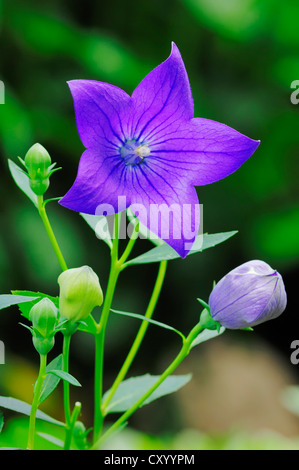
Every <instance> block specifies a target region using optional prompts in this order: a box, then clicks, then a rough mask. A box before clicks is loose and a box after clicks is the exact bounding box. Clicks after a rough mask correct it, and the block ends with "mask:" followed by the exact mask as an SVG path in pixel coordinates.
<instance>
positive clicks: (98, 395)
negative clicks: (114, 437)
mask: <svg viewBox="0 0 299 470" xmlns="http://www.w3.org/2000/svg"><path fill="white" fill-rule="evenodd" d="M120 217H121V214H116V216H115V219H114V236H113V244H112V249H111V266H110V274H109V280H108V286H107V291H106V295H105V300H104V305H103V309H102V314H101V319H100V322H99V324H98V328H97V333H96V335H95V378H94V428H93V433H94V440H96V439H98V436H99V434H100V432H101V430H102V426H103V419H104V417H103V413H102V410H101V403H102V396H103V363H104V344H105V333H106V326H107V322H108V317H109V313H110V308H111V304H112V300H113V295H114V292H115V287H116V283H117V280H118V276H119V273H120V271H121V269H120V268H121V265H120V263H119V261H118V237H119V227H120Z"/></svg>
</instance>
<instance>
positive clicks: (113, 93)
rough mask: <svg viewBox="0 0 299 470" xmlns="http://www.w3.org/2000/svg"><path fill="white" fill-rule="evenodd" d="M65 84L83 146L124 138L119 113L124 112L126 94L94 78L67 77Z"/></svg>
mask: <svg viewBox="0 0 299 470" xmlns="http://www.w3.org/2000/svg"><path fill="white" fill-rule="evenodd" d="M68 85H69V87H70V90H71V93H72V96H73V100H74V106H75V115H76V122H77V128H78V132H79V135H80V138H81V140H82V142H83V145H84V146H85V147H86V148H95V147H97V145H98V144H101V145H107V146H108V147H111V146H112V147H114V146H115V145H118V146H119V145H120V144H121V143H122V142H123V140H124V138H125V136H124V133H123V122H122V116H126V114H127V113H126V111H127V109H128V107H129V106H130V101H131V98H130V96H129V95H128V94H127V93H126V92H124V91H123V90H121V89H120V88H118V87H116V86H114V85H110V84H108V83H102V82H97V81H95V80H71V81H69V82H68Z"/></svg>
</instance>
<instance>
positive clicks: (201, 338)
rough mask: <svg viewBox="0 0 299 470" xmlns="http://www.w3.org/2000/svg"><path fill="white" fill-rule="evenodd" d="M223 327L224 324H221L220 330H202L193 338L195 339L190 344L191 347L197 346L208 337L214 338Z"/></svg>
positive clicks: (220, 332) (223, 329)
mask: <svg viewBox="0 0 299 470" xmlns="http://www.w3.org/2000/svg"><path fill="white" fill-rule="evenodd" d="M224 331H225V328H224V326H221V328H220V330H219V331H218V330H204V331H202V332H201V333H199V335H198V336H197V337H196V338H195V340H194V341H193V342H192V344H191V348H194V346H197V345H198V344H200V343H203V342H204V341H208V340H209V339H213V338H216V337H217V336H220V335H222V333H224Z"/></svg>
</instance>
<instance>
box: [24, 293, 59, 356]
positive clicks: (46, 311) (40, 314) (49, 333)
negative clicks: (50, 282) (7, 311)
mask: <svg viewBox="0 0 299 470" xmlns="http://www.w3.org/2000/svg"><path fill="white" fill-rule="evenodd" d="M29 319H30V320H31V322H32V336H33V337H32V341H33V344H34V347H35V349H36V350H37V351H38V353H39V354H48V352H50V351H51V349H52V348H53V346H54V333H55V326H56V321H57V308H56V307H55V305H54V304H53V302H52V301H51V300H50V299H48V298H47V297H45V298H44V299H42V300H40V301H39V302H38V303H36V304H35V305H34V306H33V307H32V309H31V310H30V313H29Z"/></svg>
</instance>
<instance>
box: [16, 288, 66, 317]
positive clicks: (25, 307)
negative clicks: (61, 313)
mask: <svg viewBox="0 0 299 470" xmlns="http://www.w3.org/2000/svg"><path fill="white" fill-rule="evenodd" d="M12 293H13V296H12V297H15V296H22V297H26V296H28V297H31V300H30V301H29V302H28V301H27V302H26V301H25V300H24V301H23V302H22V303H20V304H19V303H18V302H17V303H18V305H19V309H20V311H21V314H22V315H23V316H24V317H25V318H27V319H29V313H30V310H31V308H32V307H33V305H35V304H36V303H37V302H39V301H40V300H41V299H43V298H45V297H47V298H48V299H50V300H51V301H52V302H53V303H54V305H55V307H56V308H57V309H58V308H59V297H53V296H52V295H48V294H43V293H42V292H32V291H29V290H13V291H12Z"/></svg>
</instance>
